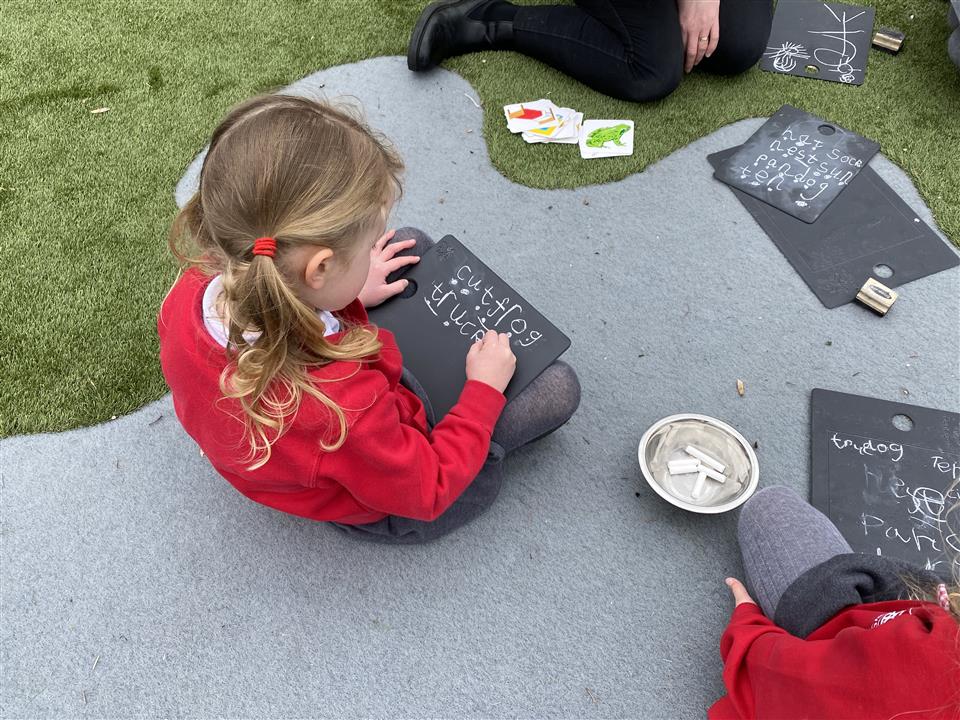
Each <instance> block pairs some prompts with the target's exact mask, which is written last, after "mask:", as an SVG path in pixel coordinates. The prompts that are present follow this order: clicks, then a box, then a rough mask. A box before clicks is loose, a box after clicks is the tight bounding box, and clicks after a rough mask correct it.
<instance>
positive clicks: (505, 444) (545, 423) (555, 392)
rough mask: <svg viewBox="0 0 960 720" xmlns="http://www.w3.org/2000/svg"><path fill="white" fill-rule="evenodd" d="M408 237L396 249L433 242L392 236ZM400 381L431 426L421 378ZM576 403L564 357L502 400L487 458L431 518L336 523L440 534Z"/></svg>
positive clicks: (409, 231)
mask: <svg viewBox="0 0 960 720" xmlns="http://www.w3.org/2000/svg"><path fill="white" fill-rule="evenodd" d="M409 239H415V240H416V241H417V244H416V245H415V246H414V247H413V248H411V249H410V250H407V251H404V252H401V253H399V254H400V255H407V254H415V255H422V254H423V253H424V252H425V251H426V250H428V249H429V248H430V247H431V246H432V245H433V244H434V241H433V240H431V239H430V238H429V237H428V236H427V235H426V234H425V233H423V232H421V231H420V230H417V229H416V228H400V229H399V230H397V232H396V234H395V235H394V236H393V239H392V240H391V242H401V241H403V240H409ZM401 272H402V271H401ZM401 272H398V273H395V274H392V275H390V276H389V277H387V282H393V281H394V280H395V279H397V277H399V276H400V274H401ZM403 382H404V384H405V385H406V386H407V387H408V388H409V389H410V390H412V391H413V392H414V393H415V394H416V395H417V396H418V397H419V398H420V400H421V402H423V404H424V408H425V409H426V411H427V418H428V420H429V423H430V425H431V426H433V425H434V424H435V419H434V417H433V411H432V408H431V407H430V400H429V398H428V397H427V396H426V393H424V392H423V388H421V387H420V383H419V382H417V380H416V378H415V377H414V376H413V374H412V373H410V372H409V371H408V370H406V369H405V370H404V373H403ZM579 405H580V381H579V379H578V378H577V374H576V373H575V372H574V370H573V368H571V367H570V366H569V365H567V364H566V363H564V362H559V361H558V362H555V363H554V364H553V365H551V366H550V367H548V368H547V369H546V370H544V371H543V372H542V373H541V374H540V376H539V377H537V378H536V379H535V380H534V381H533V382H531V383H530V384H529V385H527V387H525V388H524V389H523V390H522V391H521V392H520V393H519V394H518V395H517V396H516V397H514V398H513V399H512V400H511V401H510V402H508V403H507V405H506V407H504V409H503V412H502V413H501V414H500V419H499V420H498V421H497V424H496V426H495V427H494V430H493V438H492V440H491V443H490V453H489V455H488V457H487V463H486V464H485V465H484V467H483V469H481V471H480V473H479V474H478V475H477V477H476V478H475V479H474V480H473V482H472V483H470V485H469V486H468V487H467V489H466V490H464V492H463V494H462V495H461V496H460V497H459V498H457V500H456V502H454V503H453V505H451V506H450V507H449V508H447V510H446V512H444V513H443V514H442V515H441V516H440V517H438V518H437V519H436V520H433V521H431V522H425V521H423V520H413V519H411V518H404V517H399V516H395V515H390V516H388V517H385V518H384V519H383V520H379V521H377V522H374V523H369V524H366V525H342V524H339V523H335V524H336V525H337V527H339V528H340V529H341V530H343V531H344V532H346V533H348V534H350V535H353V536H354V537H357V538H359V539H362V540H369V541H373V542H381V543H395V544H414V543H423V542H429V541H431V540H435V539H437V538H439V537H442V536H443V535H446V534H447V533H449V532H451V531H453V530H456V529H457V528H459V527H462V526H463V525H466V524H467V523H468V522H470V521H471V520H473V519H475V518H477V517H479V516H480V515H482V514H483V513H484V512H485V511H486V510H487V508H489V507H490V506H491V505H492V504H493V501H494V500H496V499H497V495H499V493H500V486H501V484H502V482H503V468H502V466H501V463H502V461H503V458H504V456H505V455H506V454H507V453H510V452H513V451H514V450H516V449H518V448H521V447H523V446H524V445H528V444H529V443H532V442H534V441H535V440H539V439H540V438H542V437H544V436H545V435H549V434H550V433H552V432H553V431H554V430H556V429H557V428H559V427H560V426H562V425H563V424H564V423H566V422H567V420H569V419H570V418H571V417H573V413H574V412H576V409H577V407H578V406H579Z"/></svg>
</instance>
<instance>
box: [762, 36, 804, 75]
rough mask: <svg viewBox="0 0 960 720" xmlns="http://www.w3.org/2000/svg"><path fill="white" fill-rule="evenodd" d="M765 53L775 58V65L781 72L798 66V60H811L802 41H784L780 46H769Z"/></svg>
mask: <svg viewBox="0 0 960 720" xmlns="http://www.w3.org/2000/svg"><path fill="white" fill-rule="evenodd" d="M764 55H765V56H766V57H768V58H773V67H774V69H776V70H779V71H780V72H787V73H788V72H790V71H792V70H795V69H796V67H797V60H809V59H810V55H809V54H808V53H807V49H806V48H805V47H804V46H803V45H801V44H800V43H794V42H789V41H786V42H783V43H781V44H780V47H768V48H767V52H765V53H764Z"/></svg>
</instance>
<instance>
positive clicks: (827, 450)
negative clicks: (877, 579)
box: [810, 389, 960, 576]
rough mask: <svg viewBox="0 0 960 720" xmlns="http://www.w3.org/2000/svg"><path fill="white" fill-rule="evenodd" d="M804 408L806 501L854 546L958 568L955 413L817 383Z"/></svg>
mask: <svg viewBox="0 0 960 720" xmlns="http://www.w3.org/2000/svg"><path fill="white" fill-rule="evenodd" d="M810 414H811V451H812V482H811V492H810V495H811V497H810V501H811V503H812V504H813V505H814V506H815V507H817V508H818V509H819V510H820V511H821V512H823V513H824V514H826V515H827V516H828V517H829V518H830V519H831V520H832V521H833V522H834V524H835V525H836V526H837V527H838V528H839V529H840V532H841V533H842V534H843V536H844V537H845V538H846V540H847V542H848V543H850V546H851V547H852V548H853V550H854V551H855V552H863V553H869V554H871V555H888V556H891V557H896V558H900V559H903V560H908V561H910V562H913V563H915V564H917V565H919V566H921V567H924V568H927V569H930V570H934V571H936V572H937V573H941V574H943V575H944V576H948V575H949V574H950V572H951V569H952V568H953V567H954V566H956V567H957V568H958V569H960V534H958V533H960V509H954V510H952V511H951V508H953V507H954V506H955V505H956V504H957V503H958V502H960V485H957V484H956V481H957V480H960V414H958V413H954V412H946V411H943V410H934V409H931V408H925V407H920V406H918V405H906V404H904V403H898V402H889V401H886V400H876V399H874V398H868V397H862V396H860V395H849V394H847V393H841V392H833V391H830V390H821V389H816V390H814V391H813V392H812V393H811V395H810ZM908 421H909V422H908ZM904 423H907V424H904ZM910 424H912V429H908V430H905V429H900V428H907V427H909V426H910Z"/></svg>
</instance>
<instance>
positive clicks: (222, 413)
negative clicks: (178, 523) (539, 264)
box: [158, 95, 580, 542]
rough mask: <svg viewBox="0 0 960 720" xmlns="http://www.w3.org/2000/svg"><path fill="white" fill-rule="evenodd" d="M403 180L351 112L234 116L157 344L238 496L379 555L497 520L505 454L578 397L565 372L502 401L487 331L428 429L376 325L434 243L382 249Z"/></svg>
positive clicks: (219, 146)
mask: <svg viewBox="0 0 960 720" xmlns="http://www.w3.org/2000/svg"><path fill="white" fill-rule="evenodd" d="M401 170H402V163H401V161H400V159H399V157H398V156H397V154H396V153H395V152H394V151H393V150H392V149H391V148H390V147H389V146H388V144H387V143H386V141H385V140H383V139H382V138H380V137H378V136H377V135H375V134H374V133H373V132H371V131H370V130H369V129H368V128H367V127H366V126H365V125H364V124H363V123H362V122H361V121H360V120H358V119H357V118H355V117H353V116H352V115H351V114H350V113H348V112H347V111H345V110H343V109H338V108H335V107H332V106H330V105H327V104H323V103H320V102H316V101H313V100H309V99H305V98H299V97H292V96H284V95H270V96H263V97H258V98H254V99H252V100H250V101H248V102H245V103H243V104H241V105H240V106H238V107H236V108H234V109H233V110H232V111H231V112H230V113H229V114H228V115H227V117H226V118H225V119H224V121H223V122H222V123H221V124H220V126H219V127H218V128H217V129H216V130H215V132H214V133H213V137H212V138H211V141H210V147H209V149H208V151H207V156H206V158H205V160H204V164H203V169H202V171H201V174H200V187H199V190H198V192H197V194H196V195H195V196H194V197H193V198H192V199H191V200H190V201H189V202H188V203H187V205H186V206H185V207H184V208H183V210H182V211H181V212H180V214H179V215H178V217H177V219H176V221H175V223H174V227H173V229H172V231H171V247H172V249H173V251H174V253H175V254H176V255H177V257H178V258H179V259H180V260H181V261H183V260H185V259H186V258H187V257H188V255H187V253H186V252H184V251H182V250H180V249H179V244H180V243H186V245H187V246H189V247H192V248H195V249H197V250H199V253H200V256H199V258H197V259H196V260H194V261H191V263H192V265H193V266H194V267H191V268H190V269H188V270H187V271H186V272H185V273H184V274H183V275H182V277H180V278H179V279H178V281H177V282H176V284H175V285H174V286H173V288H172V289H171V291H170V293H169V294H168V296H167V298H166V300H165V301H164V303H163V306H162V308H161V311H160V317H159V320H158V330H159V334H160V361H161V365H162V368H163V373H164V376H165V378H166V380H167V383H168V385H169V386H170V389H171V392H172V394H173V401H174V407H175V409H176V413H177V417H178V418H179V419H180V422H181V423H182V425H183V427H184V428H185V429H186V431H187V432H188V433H189V434H190V436H191V437H193V438H194V440H196V442H197V444H198V445H199V446H200V448H201V449H202V450H203V452H204V454H205V455H206V456H207V458H208V459H209V460H210V462H211V463H212V464H213V466H214V468H215V469H216V470H217V471H218V472H219V473H220V474H221V475H223V477H225V478H226V479H227V480H228V481H229V482H230V483H231V484H232V485H233V486H234V487H235V488H237V490H239V491H240V492H241V493H243V494H244V495H246V496H247V497H248V498H250V499H252V500H254V501H256V502H259V503H262V504H264V505H267V506H269V507H272V508H276V509H278V510H282V511H284V512H288V513H292V514H294V515H300V516H303V517H307V518H312V519H315V520H322V521H329V522H333V523H336V524H337V525H338V526H339V527H341V528H342V529H344V530H346V531H348V532H350V533H351V534H354V535H357V536H360V537H363V538H366V539H372V540H378V541H382V542H422V541H426V540H431V539H433V538H436V537H439V536H440V535H442V534H444V533H446V532H449V531H450V530H452V529H454V528H456V527H458V526H460V525H463V524H464V523H466V522H468V521H469V520H471V519H472V518H474V517H476V516H477V515H479V514H480V513H482V512H483V511H484V510H485V509H486V508H487V507H489V505H490V504H491V503H492V502H493V500H494V499H495V498H496V496H497V493H498V491H499V489H500V483H501V478H502V473H501V461H502V459H503V457H504V455H505V454H506V453H509V452H511V451H512V450H514V449H516V448H518V447H520V446H521V445H525V444H527V443H529V442H531V441H532V440H534V439H536V438H538V437H541V436H543V435H546V434H548V433H550V432H552V431H553V430H555V429H556V428H558V427H559V426H560V425H562V424H563V423H565V422H566V421H567V420H568V419H569V418H570V417H571V416H572V414H573V412H574V411H575V410H576V408H577V405H578V404H579V397H580V394H579V393H580V386H579V383H578V381H577V377H576V374H575V373H574V372H573V370H572V369H571V368H570V367H569V366H567V365H565V364H563V363H555V364H554V365H553V366H551V367H550V368H548V369H547V371H546V372H544V373H543V374H542V375H541V376H540V377H539V378H538V379H537V380H536V381H534V382H533V383H531V384H530V385H529V386H527V388H525V389H524V390H523V392H521V393H520V394H519V395H518V396H517V397H516V398H515V399H514V400H513V401H512V402H510V403H509V404H506V400H505V398H504V395H503V391H504V389H505V388H506V387H507V384H508V383H509V382H510V378H511V377H512V375H513V371H514V365H515V362H516V360H515V358H514V355H513V353H512V351H511V349H510V344H509V341H508V338H507V336H506V335H504V334H497V333H495V332H490V333H487V335H486V336H485V337H484V338H483V339H482V340H481V341H480V342H478V343H476V344H475V345H474V346H473V347H472V348H471V349H470V351H469V353H468V354H467V357H466V374H467V382H466V384H465V385H464V387H463V391H462V393H461V395H460V400H459V402H458V403H457V404H456V405H455V406H454V407H453V409H451V410H450V412H449V413H448V414H447V415H446V416H445V417H444V418H442V419H441V420H440V421H439V422H437V423H436V424H434V423H433V419H432V417H431V415H432V413H431V412H430V408H429V406H426V407H425V406H424V402H423V401H424V400H425V399H426V398H425V396H423V393H422V391H421V390H420V388H419V384H418V383H417V382H416V379H415V378H413V376H412V375H411V374H410V373H408V372H406V371H405V370H404V368H403V366H402V358H401V356H400V351H399V349H398V348H397V345H396V343H395V341H394V338H393V335H392V334H391V333H390V332H389V331H387V330H384V329H378V328H375V327H372V326H370V325H369V323H368V320H367V315H366V312H365V310H364V307H370V306H372V305H376V304H378V303H380V302H383V301H384V300H386V299H387V298H389V297H391V296H393V295H395V294H396V293H398V292H400V291H401V290H403V288H404V287H405V286H406V281H404V280H395V279H394V277H395V276H396V275H397V274H399V273H400V272H402V270H403V268H404V267H405V266H407V265H410V264H412V263H415V262H417V261H418V260H419V256H418V255H417V254H416V252H417V251H422V250H424V249H426V248H427V247H429V244H430V243H431V241H430V240H429V238H427V237H426V236H424V235H423V234H422V233H419V232H418V231H413V230H404V231H401V232H398V233H396V234H394V233H392V232H385V221H386V217H387V216H388V214H389V212H390V209H391V207H392V204H393V200H394V198H395V196H396V194H397V192H398V191H399V188H400V172H401ZM453 361H455V360H453V359H451V362H453ZM456 362H463V361H462V360H456ZM505 405H506V407H505Z"/></svg>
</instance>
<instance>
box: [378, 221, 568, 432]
mask: <svg viewBox="0 0 960 720" xmlns="http://www.w3.org/2000/svg"><path fill="white" fill-rule="evenodd" d="M403 277H404V278H405V279H407V280H409V281H410V285H409V286H408V288H407V290H405V291H404V292H403V293H401V295H397V296H395V297H393V298H391V299H390V300H387V301H386V302H385V303H383V305H380V306H379V307H376V308H372V309H371V310H370V311H369V316H370V319H371V320H372V321H373V322H374V323H376V324H377V325H379V326H381V327H384V328H386V329H388V330H391V331H392V332H393V333H394V335H395V336H396V339H397V345H399V347H400V352H401V353H403V364H404V366H405V367H406V368H407V369H409V370H410V371H411V372H412V373H413V374H414V375H415V376H416V378H417V380H418V381H419V382H420V384H421V385H422V386H423V389H424V390H425V391H426V393H427V396H428V397H429V398H430V403H431V404H432V405H433V410H434V413H435V414H436V417H437V420H438V421H439V420H440V418H441V417H443V416H444V415H445V414H446V413H447V412H448V411H449V410H450V408H452V407H453V406H454V405H455V404H456V402H457V400H458V398H459V397H460V391H461V390H462V389H463V385H464V383H465V382H466V379H467V377H466V369H465V361H466V358H467V351H468V350H469V349H470V346H471V345H472V344H473V343H474V342H476V341H477V340H479V339H480V338H482V337H483V336H484V334H485V333H486V332H487V331H488V330H496V331H497V332H501V333H507V334H508V335H510V347H511V348H512V349H513V352H514V354H515V355H516V356H517V368H516V372H515V373H514V375H513V379H512V380H511V381H510V385H509V386H507V390H506V393H505V395H506V396H507V399H511V398H513V397H516V395H517V394H518V393H519V392H520V391H521V390H523V389H524V388H525V387H526V386H527V385H529V384H530V382H531V381H532V380H534V379H535V378H536V377H537V376H538V375H540V373H542V372H543V371H544V370H546V369H547V367H549V366H550V365H551V364H552V363H553V362H554V361H555V360H556V359H557V358H558V357H559V356H560V355H561V354H563V353H564V352H565V351H566V350H567V348H569V347H570V339H569V338H568V337H567V336H566V335H564V334H563V333H562V332H560V330H559V329H557V327H556V326H555V325H554V324H553V323H551V322H550V321H549V320H547V319H546V318H545V317H544V316H543V315H541V314H540V313H539V312H537V310H536V309H535V308H534V307H533V306H531V305H530V303H528V302H527V301H526V300H525V299H524V298H523V297H522V296H521V295H520V294H519V293H518V292H517V291H516V290H514V289H513V288H512V287H510V286H509V285H508V284H507V283H506V282H504V281H503V280H502V279H501V278H500V276H498V275H497V274H496V273H495V272H493V271H492V270H491V269H490V268H489V267H487V266H486V265H485V264H484V263H483V262H482V261H481V260H480V259H479V258H477V256H476V255H474V254H473V253H472V252H470V251H469V250H468V249H467V248H466V247H465V246H464V245H463V243H461V242H460V241H459V240H457V238H455V237H453V236H452V235H447V236H445V237H444V238H443V239H441V240H440V241H439V242H438V243H437V244H436V245H434V246H433V247H432V248H430V250H428V251H427V252H425V253H424V254H423V255H422V256H421V258H420V262H419V263H417V264H416V265H413V266H412V267H411V268H410V269H409V270H408V271H407V272H406V273H405V274H404V275H403Z"/></svg>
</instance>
